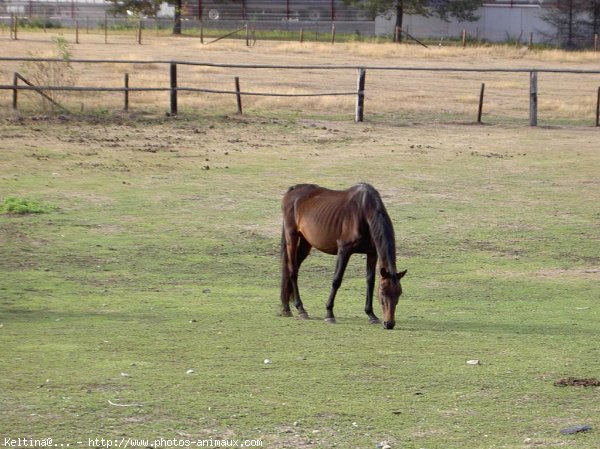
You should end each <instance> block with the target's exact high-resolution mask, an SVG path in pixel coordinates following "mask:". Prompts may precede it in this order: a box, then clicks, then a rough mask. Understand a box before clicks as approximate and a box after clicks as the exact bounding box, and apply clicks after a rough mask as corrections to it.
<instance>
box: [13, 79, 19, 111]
mask: <svg viewBox="0 0 600 449" xmlns="http://www.w3.org/2000/svg"><path fill="white" fill-rule="evenodd" d="M18 83H19V77H18V76H17V72H15V73H14V74H13V86H14V87H13V99H12V107H13V109H14V110H16V109H17V95H18V92H19V89H18V87H17V84H18Z"/></svg>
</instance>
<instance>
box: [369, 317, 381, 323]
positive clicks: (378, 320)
mask: <svg viewBox="0 0 600 449" xmlns="http://www.w3.org/2000/svg"><path fill="white" fill-rule="evenodd" d="M369 323H370V324H381V320H380V319H379V318H375V319H374V320H373V319H370V320H369Z"/></svg>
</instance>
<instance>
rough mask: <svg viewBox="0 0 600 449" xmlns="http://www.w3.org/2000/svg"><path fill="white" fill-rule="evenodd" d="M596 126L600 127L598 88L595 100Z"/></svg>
mask: <svg viewBox="0 0 600 449" xmlns="http://www.w3.org/2000/svg"><path fill="white" fill-rule="evenodd" d="M596 126H600V87H599V88H598V97H597V98H596Z"/></svg>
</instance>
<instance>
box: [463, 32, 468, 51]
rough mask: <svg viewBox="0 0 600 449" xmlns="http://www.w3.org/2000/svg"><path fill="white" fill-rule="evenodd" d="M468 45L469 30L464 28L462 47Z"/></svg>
mask: <svg viewBox="0 0 600 449" xmlns="http://www.w3.org/2000/svg"><path fill="white" fill-rule="evenodd" d="M466 46H467V30H465V29H463V30H462V48H465V47H466Z"/></svg>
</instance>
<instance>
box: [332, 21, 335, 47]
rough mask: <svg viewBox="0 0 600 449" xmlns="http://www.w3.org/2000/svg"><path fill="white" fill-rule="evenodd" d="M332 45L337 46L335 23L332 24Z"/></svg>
mask: <svg viewBox="0 0 600 449" xmlns="http://www.w3.org/2000/svg"><path fill="white" fill-rule="evenodd" d="M331 43H332V44H335V23H332V24H331Z"/></svg>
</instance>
